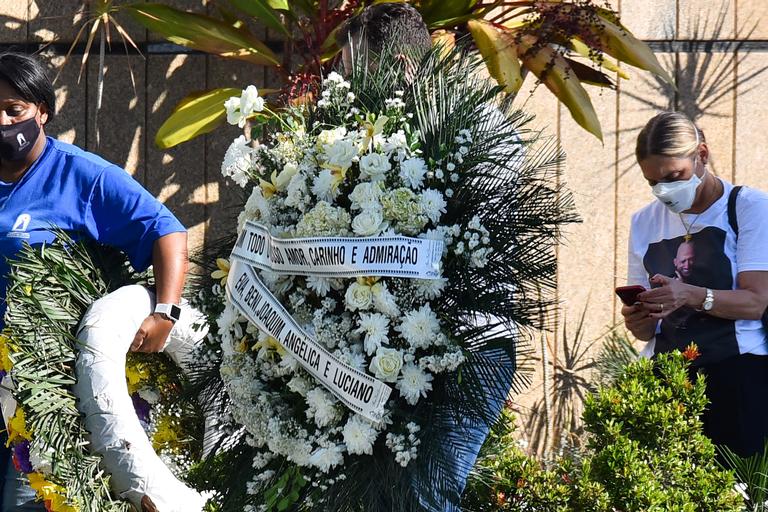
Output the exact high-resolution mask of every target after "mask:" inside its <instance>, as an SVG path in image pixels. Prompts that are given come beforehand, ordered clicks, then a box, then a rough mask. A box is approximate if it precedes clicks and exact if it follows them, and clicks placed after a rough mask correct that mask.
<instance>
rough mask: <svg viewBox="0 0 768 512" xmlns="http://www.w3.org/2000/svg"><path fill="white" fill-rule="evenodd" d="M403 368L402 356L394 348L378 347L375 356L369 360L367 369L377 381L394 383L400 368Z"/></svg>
mask: <svg viewBox="0 0 768 512" xmlns="http://www.w3.org/2000/svg"><path fill="white" fill-rule="evenodd" d="M402 367H403V354H401V353H400V351H399V350H397V349H396V348H383V347H379V348H378V349H377V350H376V355H375V356H374V358H373V359H371V364H370V366H368V369H369V370H370V371H372V372H373V374H374V376H375V377H376V378H377V379H381V380H383V381H384V382H396V381H397V376H398V375H400V368H402Z"/></svg>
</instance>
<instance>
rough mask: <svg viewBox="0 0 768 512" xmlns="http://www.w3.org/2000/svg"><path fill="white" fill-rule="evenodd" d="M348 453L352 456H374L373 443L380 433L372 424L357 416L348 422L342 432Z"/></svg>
mask: <svg viewBox="0 0 768 512" xmlns="http://www.w3.org/2000/svg"><path fill="white" fill-rule="evenodd" d="M342 435H343V436H344V443H345V444H346V445H347V451H348V452H349V453H350V454H352V455H372V454H373V443H374V442H375V441H376V436H377V435H378V432H376V429H375V428H373V427H372V426H371V424H370V423H369V422H368V421H366V420H364V419H363V418H361V417H360V416H358V415H357V414H355V415H354V416H352V417H351V418H349V420H348V421H347V424H346V425H344V430H343V431H342Z"/></svg>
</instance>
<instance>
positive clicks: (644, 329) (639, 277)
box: [621, 215, 659, 341]
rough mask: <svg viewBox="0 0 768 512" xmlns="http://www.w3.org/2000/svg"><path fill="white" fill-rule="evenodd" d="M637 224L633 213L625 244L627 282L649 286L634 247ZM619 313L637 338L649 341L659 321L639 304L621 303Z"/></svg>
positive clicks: (646, 275) (644, 270)
mask: <svg viewBox="0 0 768 512" xmlns="http://www.w3.org/2000/svg"><path fill="white" fill-rule="evenodd" d="M637 224H638V223H637V222H636V215H633V216H632V223H631V226H630V230H629V241H628V244H627V246H628V247H627V249H628V250H627V284H628V285H640V286H642V287H644V288H650V287H651V286H650V282H649V281H648V272H647V271H646V269H645V267H644V266H643V260H642V258H641V257H640V254H639V252H638V250H637V249H636V248H635V229H637V228H636V226H637ZM621 315H622V316H623V317H624V325H625V326H626V328H627V329H628V330H629V332H631V333H632V335H633V336H634V337H635V338H637V339H638V340H640V341H650V340H652V339H653V338H654V336H656V327H657V325H658V323H659V321H658V320H656V319H655V318H651V316H650V314H649V312H648V311H647V310H646V309H644V308H643V307H642V306H641V305H638V304H633V305H632V306H626V305H624V304H622V307H621Z"/></svg>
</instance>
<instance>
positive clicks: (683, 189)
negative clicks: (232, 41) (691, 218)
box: [651, 159, 707, 213]
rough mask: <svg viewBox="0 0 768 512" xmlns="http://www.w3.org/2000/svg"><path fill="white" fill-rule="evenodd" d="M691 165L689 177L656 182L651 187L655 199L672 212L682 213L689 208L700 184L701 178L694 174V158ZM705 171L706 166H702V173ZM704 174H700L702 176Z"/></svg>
mask: <svg viewBox="0 0 768 512" xmlns="http://www.w3.org/2000/svg"><path fill="white" fill-rule="evenodd" d="M693 166H694V167H693V168H694V173H693V176H691V178H690V179H687V180H679V181H671V182H669V183H657V184H655V185H654V186H653V187H652V188H651V190H652V192H653V195H654V196H656V199H658V200H659V201H661V202H662V203H664V206H666V207H667V208H669V209H670V210H672V212H673V213H682V212H684V211H685V210H688V209H690V208H691V206H693V201H694V200H695V199H696V190H697V189H698V188H699V185H701V183H702V180H701V178H699V177H698V176H696V171H695V169H696V159H694V161H693ZM706 173H707V168H706V167H704V174H706ZM704 174H702V178H703V177H704Z"/></svg>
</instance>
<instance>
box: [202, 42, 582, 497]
mask: <svg viewBox="0 0 768 512" xmlns="http://www.w3.org/2000/svg"><path fill="white" fill-rule="evenodd" d="M463 51H464V50H462V49H460V48H457V49H456V50H454V51H453V52H447V54H446V52H445V51H435V52H434V53H432V54H430V55H428V56H427V57H425V58H424V60H423V61H421V63H420V64H419V66H418V70H417V71H416V72H415V73H412V74H411V73H408V76H406V72H405V67H404V66H403V65H402V61H399V60H397V59H395V58H392V59H391V61H390V60H388V57H387V56H386V55H383V56H381V57H380V62H379V65H378V66H373V67H371V66H364V65H362V64H361V63H358V64H357V65H356V69H355V70H354V71H353V73H352V74H351V76H350V77H349V78H344V77H342V76H341V75H339V74H338V73H331V74H330V75H328V76H327V77H326V78H325V79H324V80H323V81H322V83H321V84H320V85H319V87H318V91H317V94H316V100H315V99H311V98H304V101H303V102H296V103H294V104H292V105H290V106H288V107H285V108H283V109H281V110H280V111H279V112H276V110H277V109H276V108H275V107H274V106H271V105H269V104H268V103H267V102H265V101H264V99H263V98H261V97H260V96H259V94H258V90H257V89H256V87H254V86H249V87H248V88H246V89H245V90H244V91H243V94H242V95H241V96H240V97H233V98H230V99H229V100H228V101H227V102H226V103H225V106H226V109H227V119H228V121H229V122H230V123H231V124H236V125H238V126H241V127H242V126H245V120H247V119H254V120H256V121H258V122H257V123H256V125H257V126H258V128H257V129H255V130H254V132H253V134H254V135H257V136H258V137H256V138H255V139H254V140H249V139H247V138H246V137H245V136H240V137H238V138H237V139H236V140H235V141H234V142H233V143H232V144H231V146H230V148H229V149H228V151H227V153H226V155H225V157H224V161H223V164H222V173H223V174H224V175H225V176H227V177H229V178H231V179H232V180H233V181H235V182H236V183H237V184H238V185H240V186H241V187H243V188H245V189H246V190H248V191H249V197H248V200H247V202H246V204H245V207H244V209H243V210H242V212H241V213H240V215H239V218H238V226H237V233H238V238H237V242H236V244H235V246H234V249H233V250H232V255H231V258H230V259H229V260H227V259H219V260H218V261H217V265H218V269H217V270H216V272H214V277H215V278H216V280H217V282H216V283H215V284H213V286H212V287H211V288H209V289H207V290H206V289H204V290H202V291H201V292H200V295H199V303H198V307H200V308H201V309H203V310H204V311H206V312H207V313H208V315H209V317H210V319H211V323H212V324H213V325H212V328H211V332H210V334H209V338H208V343H209V344H208V347H209V348H208V351H207V353H206V354H203V355H202V356H201V358H200V360H201V361H204V362H205V361H207V362H208V366H209V367H210V368H211V369H215V370H218V371H220V375H221V378H222V379H223V382H224V384H225V386H224V387H223V389H222V390H221V391H222V392H221V394H220V398H221V400H220V403H221V404H222V407H223V409H224V410H225V411H226V412H225V414H224V416H223V420H222V421H223V422H224V423H225V425H226V428H224V429H223V432H227V437H228V439H229V441H228V442H226V443H223V444H224V445H226V446H223V447H222V448H221V450H220V455H219V456H218V458H217V459H216V461H215V462H214V463H213V464H214V466H215V464H216V463H218V464H219V465H225V464H231V463H233V461H235V460H238V461H241V463H242V461H244V460H249V461H250V468H249V470H248V471H245V472H244V476H243V475H240V476H239V477H237V478H235V479H234V480H232V481H231V482H229V483H230V485H231V486H232V487H231V488H229V489H226V490H221V495H222V503H225V504H226V505H225V506H224V508H225V509H231V510H237V509H239V510H247V511H251V510H253V511H255V510H286V509H288V508H290V507H292V506H295V507H296V508H297V509H302V510H324V511H327V510H382V511H383V510H387V511H392V510H415V509H417V508H418V506H419V503H421V504H423V503H427V502H434V500H435V499H437V500H439V499H440V498H435V496H438V497H439V496H441V495H443V496H445V495H448V494H449V493H450V492H455V491H456V489H455V487H452V486H454V485H455V484H454V483H453V482H454V480H452V479H451V478H450V475H451V474H452V472H454V471H455V470H456V468H455V467H454V466H456V465H458V464H459V462H457V460H459V459H460V457H458V456H457V454H458V453H461V452H462V451H463V450H465V451H466V450H470V451H471V449H472V447H470V446H465V443H464V442H463V440H462V439H461V436H460V435H454V436H448V437H446V435H445V434H444V430H445V429H444V427H445V426H446V425H450V424H453V425H459V427H457V429H458V432H460V429H461V428H462V427H461V425H462V424H464V425H465V424H469V423H471V422H475V421H485V422H490V421H492V420H493V418H492V416H493V415H494V413H493V412H492V411H493V408H492V407H490V406H489V404H490V403H493V402H499V401H500V400H503V399H504V398H505V397H506V394H507V392H508V391H509V388H510V386H512V385H514V384H515V382H516V381H515V378H516V376H515V361H516V345H518V342H520V341H522V339H523V338H524V334H525V330H526V327H528V326H532V325H534V324H535V322H536V319H537V318H538V317H539V316H540V314H541V311H542V308H546V307H547V305H548V304H550V303H551V298H550V296H549V295H548V290H551V288H552V286H553V275H554V269H555V258H554V251H553V246H554V243H555V241H556V239H557V237H558V235H559V226H560V225H561V224H563V223H565V222H570V221H572V220H573V217H572V214H571V213H570V211H571V210H570V207H571V199H570V196H569V195H568V194H567V193H566V192H565V191H564V190H563V189H562V186H561V184H560V181H559V179H558V178H559V175H558V169H557V165H558V163H559V162H560V159H561V154H560V153H559V151H558V150H557V148H556V146H555V144H554V142H553V141H546V140H543V139H542V138H540V136H539V134H538V133H536V132H533V131H531V130H528V129H526V128H525V125H526V123H527V122H528V121H529V120H530V118H529V117H528V116H526V115H524V114H523V113H522V112H520V111H516V110H514V109H513V108H512V106H511V104H510V101H511V100H510V99H508V98H507V99H499V98H500V90H499V89H498V88H497V87H494V86H493V85H491V84H489V83H487V82H486V81H484V80H483V79H481V78H479V75H478V74H477V73H476V71H477V69H476V68H477V65H478V62H479V61H478V59H477V58H476V57H474V56H472V55H469V54H462V52H463ZM262 130H263V131H262ZM259 138H260V141H259V140H256V139H259ZM534 143H536V149H533V144H534ZM219 280H220V282H219ZM534 280H535V281H536V283H534ZM517 377H519V376H517ZM462 422H465V423H462ZM470 464H471V462H470ZM466 470H467V471H468V468H466ZM237 482H242V483H243V485H242V489H237V488H235V487H237ZM459 492H460V491H459ZM435 503H437V502H435Z"/></svg>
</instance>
